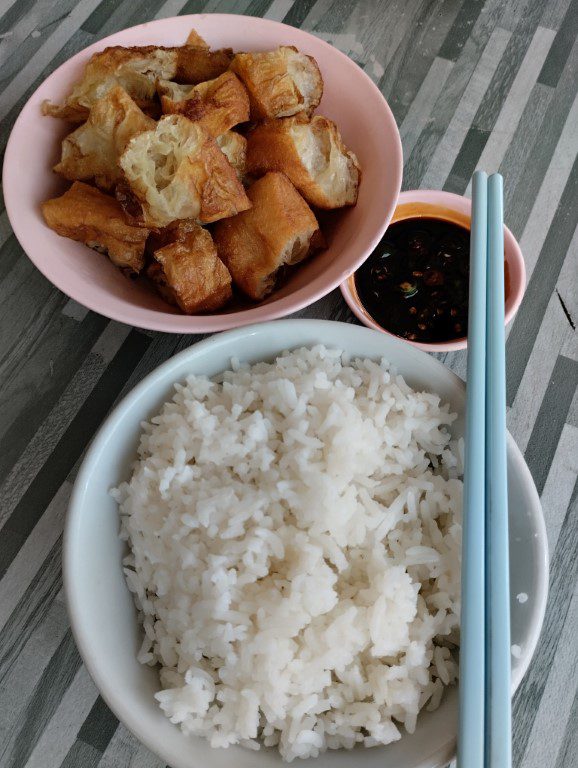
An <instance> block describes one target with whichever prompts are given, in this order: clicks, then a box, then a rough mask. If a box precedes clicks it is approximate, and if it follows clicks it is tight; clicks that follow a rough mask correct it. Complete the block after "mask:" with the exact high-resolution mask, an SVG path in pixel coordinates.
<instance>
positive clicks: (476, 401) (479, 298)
mask: <svg viewBox="0 0 578 768" xmlns="http://www.w3.org/2000/svg"><path fill="white" fill-rule="evenodd" d="M487 183H488V177H487V175H486V174H485V173H484V172H483V171H477V172H476V173H475V174H474V178H473V185H472V223H471V240H470V290H469V299H468V306H469V314H468V381H467V392H466V397H467V406H466V431H465V467H464V503H463V510H464V511H463V533H462V610H461V616H462V618H461V642H460V645H461V651H460V687H459V695H460V714H459V720H460V724H459V738H458V767H459V768H483V766H484V700H485V695H484V689H485V682H486V681H485V670H484V656H485V646H484V642H485V634H484V624H485V621H484V620H485V602H484V595H485V568H484V555H485V546H484V541H485V482H486V480H485V464H486V456H485V450H486V448H485V445H486V441H485V429H486V424H485V418H486V416H485V413H486V394H485V393H486V275H487V233H488V207H487Z"/></svg>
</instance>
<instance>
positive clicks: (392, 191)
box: [3, 14, 403, 333]
mask: <svg viewBox="0 0 578 768" xmlns="http://www.w3.org/2000/svg"><path fill="white" fill-rule="evenodd" d="M191 27H194V28H195V29H196V30H197V31H198V32H199V33H200V34H201V35H202V36H203V37H204V38H205V39H206V40H207V42H209V43H210V45H211V46H212V47H215V48H219V47H232V48H233V49H234V50H245V51H251V50H267V49H271V48H275V47H277V46H278V45H295V46H297V47H298V48H299V49H300V50H302V51H303V52H304V53H307V54H310V55H312V56H314V57H315V58H316V59H317V61H318V63H319V66H320V68H321V73H322V75H323V79H324V81H325V93H324V96H323V100H322V102H321V105H320V107H319V110H318V112H319V113H320V114H323V115H326V116H327V117H330V118H332V119H333V120H335V121H336V122H337V123H338V125H339V127H340V129H341V133H342V135H343V138H344V140H345V142H346V143H347V144H348V145H349V146H350V147H351V149H352V150H353V151H354V152H355V153H356V154H357V156H358V158H359V162H360V164H361V167H362V182H361V186H360V190H359V201H358V203H357V205H356V206H355V207H354V208H350V209H347V210H344V211H341V212H337V214H333V215H332V217H331V218H332V219H333V220H332V221H331V224H330V227H329V230H328V232H327V233H326V234H328V240H329V247H328V248H327V250H325V251H323V252H321V253H319V254H317V255H316V256H315V257H314V258H312V259H311V260H309V261H308V262H306V263H304V264H303V265H302V266H300V267H299V268H297V269H296V270H295V271H292V272H291V273H290V274H291V277H290V279H289V280H288V281H287V282H286V283H285V284H284V285H282V286H281V287H280V288H279V290H277V291H275V293H273V294H272V296H270V297H269V298H268V299H267V300H266V301H265V302H263V303H261V304H259V305H252V304H251V305H250V306H249V305H245V306H239V307H232V308H230V309H229V310H228V311H226V310H225V311H224V312H222V313H219V314H212V315H194V316H187V315H182V314H179V313H177V312H176V310H173V309H172V308H171V307H170V306H169V305H168V304H166V303H165V302H164V301H163V300H162V299H161V298H159V297H158V296H157V295H156V294H155V293H154V291H153V290H152V289H151V288H150V287H149V286H148V285H147V284H146V283H145V282H144V281H143V282H142V284H141V282H140V281H137V283H131V282H130V281H129V280H127V279H126V278H124V277H123V275H121V273H120V272H119V271H118V270H117V269H116V268H115V267H113V265H112V264H111V263H110V262H109V261H108V259H107V258H106V257H104V256H101V255H99V254H97V253H95V252H93V251H91V250H90V249H89V248H87V247H86V246H84V245H82V244H80V243H76V242H74V241H72V240H68V239H66V238H63V237H59V236H58V235H57V234H55V233H54V232H53V231H52V230H50V229H49V228H48V227H47V226H46V224H45V223H44V220H43V218H42V215H41V212H40V203H41V202H42V201H43V200H46V199H48V198H50V197H54V196H56V195H58V194H61V193H62V192H63V191H64V189H65V188H66V186H67V185H66V183H64V182H63V181H62V180H61V179H60V178H59V177H57V176H56V175H55V174H54V173H53V172H52V170H51V168H52V166H53V165H54V163H55V162H57V160H58V159H59V154H60V140H61V139H62V138H63V136H64V135H65V134H66V132H67V126H66V125H65V124H64V123H63V122H62V121H60V120H54V119H51V118H48V117H42V116H41V114H40V105H41V103H42V102H43V101H44V99H50V100H52V101H57V102H58V101H60V100H62V99H63V98H64V97H65V96H66V95H67V93H68V91H69V90H70V88H71V86H72V84H73V83H74V82H75V81H76V80H77V79H78V78H79V77H80V76H81V74H82V69H83V66H84V64H85V63H86V62H87V60H88V59H89V58H90V56H91V55H92V54H93V53H95V52H96V51H99V50H102V49H103V48H105V47H106V46H109V45H125V46H131V45H151V44H157V45H181V44H182V43H183V42H184V39H185V37H186V35H187V33H188V31H189V30H190V29H191ZM402 167H403V162H402V150H401V141H400V138H399V132H398V130H397V126H396V124H395V119H394V117H393V115H392V113H391V110H390V109H389V107H388V105H387V103H386V101H385V99H384V98H383V96H382V95H381V93H380V91H379V90H378V88H377V87H376V86H375V85H374V84H373V83H372V81H371V80H370V79H369V77H368V76H367V75H366V74H365V73H364V72H363V71H362V70H361V69H360V68H359V67H358V66H357V65H356V64H354V63H353V62H352V61H351V60H350V59H349V58H348V57H347V56H345V55H344V54H343V53H341V52H340V51H338V50H337V49H335V48H333V47H332V46H331V45H328V44H327V43H325V42H324V41H322V40H319V39H318V38H316V37H314V36H313V35H310V34H308V33H307V32H303V31H301V30H299V29H294V28H293V27H289V26H286V25H284V24H279V23H277V22H274V21H268V20H265V19H258V18H251V17H247V16H232V15H226V14H201V15H195V16H181V17H179V18H172V19H160V20H158V21H153V22H150V23H148V24H141V25H140V26H138V27H132V28H131V29H126V30H124V31H123V32H119V33H118V34H115V35H111V36H110V37H107V38H106V39H104V40H101V41H100V42H98V43H95V44H94V45H92V46H90V47H89V48H86V49H85V50H84V51H81V52H80V53H78V54H77V55H76V56H73V58H71V59H70V60H69V61H67V62H66V63H65V64H63V65H62V66H61V67H59V68H58V69H57V70H56V71H55V72H54V73H53V74H52V75H50V77H49V78H47V80H45V82H44V83H43V84H42V85H41V86H40V88H38V90H37V91H36V92H35V93H34V94H33V95H32V96H31V97H30V99H29V101H28V103H27V104H26V106H25V107H24V109H23V110H22V112H21V113H20V116H19V117H18V120H17V121H16V123H15V125H14V128H13V130H12V134H11V136H10V140H9V142H8V146H7V148H6V156H5V160H4V177H3V181H4V195H5V199H6V209H7V211H8V216H9V218H10V222H11V224H12V227H13V229H14V232H15V234H16V237H17V238H18V240H19V241H20V244H21V245H22V247H23V248H24V250H25V251H26V253H27V254H28V256H29V257H30V259H31V260H32V261H33V262H34V264H35V265H36V266H37V267H38V269H39V270H40V271H41V272H42V273H43V274H44V275H45V277H47V278H48V280H50V281H51V282H52V283H53V284H54V285H55V286H56V287H57V288H60V290H61V291H63V292H64V293H66V294H67V295H68V296H70V297H71V298H73V299H75V300H76V301H78V302H79V303H80V304H84V306H86V307H88V308H89V309H92V310H94V311H95V312H99V313H100V314H101V315H105V316H106V317H110V318H112V319H113V320H119V321H121V322H123V323H128V324H130V325H134V326H138V327H140V328H150V329H152V330H157V331H168V332H171V333H207V332H211V331H221V330H224V329H227V328H234V327H237V326H241V325H247V324H248V323H254V322H258V321H261V320H271V319H274V318H277V317H282V316H284V315H288V314H290V313H291V312H295V311H296V310H298V309H301V308H302V307H305V306H307V305H308V304H311V303H312V302H314V301H316V300H317V299H319V298H321V297H322V296H324V295H325V294H327V293H329V292H330V291H332V290H333V289H334V288H335V287H337V286H338V285H339V283H341V282H342V281H343V280H344V279H345V278H346V277H347V276H348V275H350V274H351V273H352V272H353V271H354V270H355V269H356V268H357V267H358V266H359V265H360V264H361V263H362V262H363V261H364V260H365V259H366V258H367V256H368V255H369V254H370V253H371V251H372V250H373V249H374V248H375V246H376V245H377V244H378V242H379V240H380V239H381V237H382V235H383V233H384V232H385V229H386V228H387V225H388V224H389V220H390V219H391V216H392V214H393V211H394V209H395V204H396V202H397V197H398V194H399V190H400V187H401V175H402Z"/></svg>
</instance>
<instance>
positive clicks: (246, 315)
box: [2, 13, 403, 334]
mask: <svg viewBox="0 0 578 768" xmlns="http://www.w3.org/2000/svg"><path fill="white" fill-rule="evenodd" d="M209 18H210V23H212V24H215V25H218V24H220V23H225V22H227V23H229V24H230V23H231V22H238V23H239V24H242V25H243V26H244V27H245V28H247V27H253V28H259V29H260V30H263V29H265V28H270V29H275V30H277V31H280V30H285V31H286V33H287V36H288V39H289V41H291V39H293V40H294V41H295V43H296V44H300V45H303V44H304V43H303V42H302V41H307V40H308V39H309V40H313V41H314V42H315V45H316V46H320V47H321V48H322V49H324V50H326V51H330V52H331V53H330V55H332V56H334V57H336V58H338V59H340V60H341V61H342V62H344V63H345V62H346V63H347V66H348V67H350V68H355V72H356V74H357V75H358V76H361V77H362V79H363V80H364V82H365V83H366V85H367V87H368V89H369V90H370V91H371V92H372V93H373V95H374V97H375V105H376V106H377V105H379V106H378V107H377V109H378V112H377V113H374V114H373V115H372V119H376V120H382V121H385V122H387V124H388V125H389V126H390V127H391V129H392V130H391V133H392V141H391V146H390V150H389V151H390V167H389V169H388V173H389V176H390V178H391V188H392V196H391V201H390V203H389V204H388V205H386V206H384V207H383V208H382V210H381V224H380V226H379V227H378V228H377V229H376V231H375V233H374V235H373V236H372V237H369V238H368V245H367V248H366V249H365V251H363V252H357V255H356V256H355V258H351V260H350V265H349V267H348V268H347V269H344V270H342V271H341V273H340V274H339V275H336V276H335V277H333V278H332V279H330V280H328V281H324V280H323V275H324V272H321V273H320V274H319V275H317V276H316V277H315V278H314V279H313V281H312V282H310V283H308V284H306V285H302V286H300V287H299V288H297V289H296V290H295V291H293V292H292V293H290V294H287V295H285V296H282V297H280V298H279V299H273V300H272V301H271V302H269V303H267V304H258V305H256V306H252V307H249V308H247V309H241V310H239V311H233V312H229V313H223V314H215V315H211V314H207V315H185V314H179V313H169V312H161V311H158V310H154V309H151V308H148V307H140V306H133V305H129V304H125V303H124V302H123V301H121V300H120V299H116V297H115V301H114V302H112V304H107V305H106V306H103V305H102V303H101V301H99V300H98V299H97V300H94V299H93V297H92V294H91V293H90V292H87V293H82V295H79V293H80V292H79V291H78V290H77V289H76V287H74V288H73V289H72V290H70V289H69V288H68V287H67V286H66V284H64V283H63V281H61V280H60V276H59V270H58V266H57V265H56V266H51V265H50V262H46V261H43V260H42V259H40V258H38V254H39V251H40V249H39V246H38V244H37V243H36V242H34V239H33V236H32V234H31V233H30V231H29V227H28V226H26V224H25V222H24V221H23V220H21V215H20V210H19V209H20V207H21V200H20V199H17V197H15V196H14V195H13V194H12V192H11V190H12V179H13V178H14V177H16V176H17V175H18V174H19V173H20V167H19V164H18V161H17V153H16V152H15V147H16V146H17V144H18V142H19V140H20V136H19V134H20V127H21V123H22V121H23V120H25V118H26V115H27V114H28V112H29V111H30V110H31V109H33V108H34V107H35V106H36V101H37V98H38V97H37V94H38V91H39V90H40V89H42V88H44V87H45V85H46V84H47V83H51V82H54V81H56V82H58V81H59V79H60V78H61V77H62V70H63V69H64V68H67V67H69V66H70V65H71V64H74V63H81V62H83V61H85V60H86V59H87V58H88V56H89V55H90V54H92V53H95V52H97V51H100V50H103V49H104V48H105V47H106V46H108V45H119V44H120V45H122V44H123V41H122V39H120V40H119V38H122V36H123V35H125V34H126V33H127V32H131V33H133V34H134V33H135V32H137V33H138V32H139V31H140V30H143V31H144V30H145V29H146V30H147V32H149V31H150V29H151V27H158V28H160V29H161V30H162V27H163V26H167V27H169V26H170V25H171V23H174V22H175V21H176V20H178V22H179V24H182V25H183V27H185V28H186V27H187V26H188V25H190V26H193V27H194V26H195V24H196V23H199V21H201V20H202V21H203V22H205V23H206V22H207V21H208V20H209ZM161 34H162V31H161ZM351 71H353V69H352V70H351ZM402 175H403V148H402V143H401V137H400V133H399V128H398V126H397V122H396V120H395V117H394V115H393V112H392V111H391V108H390V106H389V104H388V102H387V100H386V98H385V96H384V95H383V94H382V93H381V91H380V90H379V88H378V87H377V85H376V84H375V83H374V82H373V80H372V79H371V78H370V77H369V75H368V74H367V73H366V72H364V70H363V69H362V68H361V67H359V66H358V65H357V64H356V63H355V62H354V61H352V59H350V58H349V56H347V55H346V54H344V53H343V52H342V51H340V50H339V49H338V48H336V47H335V46H333V45H331V44H330V43H328V42H326V41H325V40H322V39H321V38H319V37H317V36H315V35H314V34H312V33H310V32H307V31H306V30H302V29H298V28H296V27H292V26H290V25H288V24H283V23H282V22H279V21H274V20H272V19H262V18H260V17H253V16H242V15H239V14H227V13H215V14H204V13H201V14H188V15H185V16H172V17H167V18H163V19H155V20H153V21H150V22H145V23H143V24H137V25H135V26H132V27H127V28H126V29H123V30H120V31H119V32H115V33H113V34H111V35H108V36H107V37H105V38H103V39H102V40H98V41H96V42H94V43H92V44H91V45H89V46H87V47H86V48H83V49H82V50H81V51H79V52H78V53H76V54H75V55H74V56H71V57H70V58H69V59H67V60H66V61H65V62H63V63H62V64H61V65H60V66H59V67H58V68H57V69H55V70H54V72H52V73H51V74H50V75H49V76H48V77H47V78H45V79H44V80H43V81H42V83H40V85H39V86H38V88H36V89H35V90H34V92H33V93H32V94H31V95H30V96H29V98H28V99H27V100H26V103H25V104H24V106H23V107H22V109H21V110H20V114H19V115H18V118H17V119H16V121H15V123H14V125H13V127H12V130H11V132H10V136H9V138H8V142H7V144H6V151H5V155H4V163H3V169H2V183H3V188H4V197H5V206H6V212H7V214H8V219H9V221H10V224H11V227H12V230H13V232H14V234H15V235H16V238H17V240H18V242H19V243H20V246H21V247H22V249H23V250H24V252H25V253H26V255H27V256H28V258H29V259H30V260H31V261H32V263H33V264H34V266H35V267H36V268H37V269H38V270H39V271H40V272H41V273H42V274H43V275H44V277H45V278H46V279H47V280H48V281H49V282H50V283H52V285H54V286H55V287H56V288H58V289H59V290H60V291H62V292H63V293H64V294H65V295H66V296H68V297H69V298H71V299H73V300H75V301H77V302H78V303H79V304H81V305H82V306H84V307H86V308H87V309H89V310H92V311H93V312H97V313H98V314H100V315H103V316H104V317H107V318H109V319H110V320H116V321H118V322H122V323H125V324H127V325H131V326H133V327H136V328H142V329H146V330H152V331H163V332H166V333H190V334H193V333H214V332H216V331H222V330H229V329H231V328H237V327H242V326H245V325H251V324H252V323H256V322H260V321H263V320H274V319H277V318H280V317H284V316H286V315H289V314H291V313H293V312H297V311H299V310H301V309H304V308H305V307H308V306H309V305H311V304H313V303H314V302H316V301H318V300H319V299H321V298H323V297H324V296H326V295H327V294H329V293H330V292H331V291H333V290H334V289H335V288H337V287H338V285H340V283H342V282H343V280H345V279H346V278H347V277H348V276H349V275H350V274H352V273H353V272H354V271H355V270H356V269H357V268H358V267H359V266H360V265H361V264H362V263H363V261H364V260H365V258H367V256H366V254H369V253H371V252H372V250H373V249H374V248H375V247H376V245H377V244H378V243H379V241H380V240H381V238H382V237H383V234H384V232H385V230H386V229H387V226H388V224H389V222H390V220H391V217H392V216H393V213H394V211H395V207H396V205H397V200H398V197H399V193H400V190H401V183H402ZM26 210H28V209H26ZM348 249H349V250H350V251H351V253H355V252H356V245H355V240H353V242H352V243H351V244H350V245H349V246H348ZM316 283H317V285H315V288H314V289H313V290H311V286H312V284H316ZM264 308H266V318H265V317H264V316H263V309H264Z"/></svg>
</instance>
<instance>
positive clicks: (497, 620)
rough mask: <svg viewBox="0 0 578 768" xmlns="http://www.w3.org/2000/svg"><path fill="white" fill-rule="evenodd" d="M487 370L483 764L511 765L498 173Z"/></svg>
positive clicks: (493, 189) (492, 183) (492, 767)
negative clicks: (484, 722)
mask: <svg viewBox="0 0 578 768" xmlns="http://www.w3.org/2000/svg"><path fill="white" fill-rule="evenodd" d="M486 345H487V357H486V359H487V368H486V711H485V720H486V728H485V730H486V743H485V768H510V766H511V764H512V755H511V751H512V746H511V745H512V739H511V698H510V584H509V581H510V580H509V547H508V481H507V457H506V360H505V338H504V204H503V180H502V177H501V176H500V174H497V173H496V174H494V175H492V176H490V178H489V181H488V279H487V326H486Z"/></svg>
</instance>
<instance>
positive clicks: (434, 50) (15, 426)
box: [0, 0, 578, 768]
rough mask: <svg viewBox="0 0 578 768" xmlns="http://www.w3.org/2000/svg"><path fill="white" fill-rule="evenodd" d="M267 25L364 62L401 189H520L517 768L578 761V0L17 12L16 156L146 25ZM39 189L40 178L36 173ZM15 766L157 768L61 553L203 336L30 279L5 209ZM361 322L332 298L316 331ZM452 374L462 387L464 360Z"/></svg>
mask: <svg viewBox="0 0 578 768" xmlns="http://www.w3.org/2000/svg"><path fill="white" fill-rule="evenodd" d="M201 11H207V12H209V11H221V12H223V11H224V12H235V13H242V14H247V15H259V16H266V17H268V18H273V19H277V20H282V21H285V22H286V23H288V24H292V25H295V26H300V27H303V28H304V29H307V30H309V31H311V32H313V33H314V34H316V35H319V36H320V37H322V38H324V39H325V40H329V41H330V42H331V43H333V44H334V45H335V46H337V47H338V48H340V49H341V50H342V51H344V52H346V53H347V54H349V55H350V56H351V57H352V58H353V59H354V60H355V61H356V62H357V63H358V64H359V65H360V66H362V67H363V68H364V69H365V71H366V72H367V73H368V75H369V76H370V77H372V78H373V79H374V81H375V82H376V83H377V84H378V85H379V87H380V88H381V90H382V91H383V93H384V94H385V96H386V97H387V99H388V100H389V103H390V105H391V107H392V109H393V111H394V114H395V117H396V119H397V121H398V124H399V126H400V130H401V135H402V139H403V145H404V156H405V169H404V188H405V189H411V188H415V187H423V188H426V187H434V188H443V189H446V190H450V191H452V192H457V193H458V194H463V193H466V194H467V193H468V192H469V190H468V180H469V179H470V177H471V174H472V171H473V170H474V168H475V167H483V168H485V169H486V170H487V171H495V170H498V169H499V170H500V171H501V172H502V173H503V174H504V177H505V204H506V221H507V223H508V225H509V226H510V227H511V229H512V230H513V232H514V234H515V235H516V236H517V237H518V239H519V240H520V242H521V245H522V250H523V252H524V255H525V259H526V264H527V268H528V280H529V282H528V289H527V293H526V296H525V298H524V302H523V304H522V307H521V309H520V311H519V313H518V315H517V317H516V319H515V320H514V322H513V323H512V324H511V326H510V328H509V329H508V341H507V353H508V409H509V413H508V424H509V428H510V430H511V432H512V434H513V435H514V437H515V439H516V441H517V442H518V444H519V445H520V447H521V449H522V450H523V451H524V453H525V456H526V460H527V462H528V464H529V466H530V469H531V471H532V473H533V475H534V478H535V481H536V484H537V487H538V490H539V492H540V494H541V497H542V503H543V507H544V513H545V517H546V524H547V529H548V537H549V542H550V548H551V578H550V590H551V591H550V600H549V604H548V609H547V613H546V620H545V625H544V630H543V633H542V637H541V640H540V643H539V646H538V649H537V652H536V655H535V658H534V661H533V663H532V666H531V668H530V670H529V672H528V674H527V675H526V678H525V680H524V682H523V683H522V685H521V688H520V690H519V691H518V694H517V695H516V698H515V701H514V713H513V714H514V745H513V746H514V766H515V768H571V766H575V765H576V764H577V762H576V761H577V760H578V757H577V756H578V696H577V693H578V690H577V689H578V674H577V672H576V670H577V669H578V643H577V642H576V637H577V635H578V590H577V588H576V587H577V576H578V494H577V487H578V486H577V485H576V477H577V468H578V397H577V395H576V387H577V384H578V343H577V335H576V328H575V325H576V322H577V321H578V297H577V294H578V234H577V230H576V224H577V221H578V164H577V160H576V156H577V152H578V99H577V97H576V94H577V90H578V42H577V41H576V37H577V26H578V2H577V0H549V1H548V2H546V1H545V0H509V1H508V2H506V1H505V0H485V2H483V1H481V0H395V1H386V0H383V2H380V0H209V1H208V2H204V1H203V0H188V1H187V0H166V1H165V2H164V3H162V2H155V1H153V0H141V2H138V3H135V2H132V1H131V0H118V1H117V0H59V2H58V3H57V2H54V1H52V2H51V1H50V0H0V64H1V69H0V73H1V74H0V115H1V120H0V143H1V146H2V149H4V146H5V144H6V140H7V137H8V134H9V132H10V129H11V126H12V124H13V122H14V120H15V118H16V116H17V114H18V112H19V110H20V108H21V107H22V105H23V103H24V102H25V100H26V99H27V97H28V96H29V95H30V93H31V92H32V91H33V90H34V89H35V88H36V86H37V85H38V84H39V83H40V82H41V81H42V80H43V78H44V77H46V75H48V74H49V73H50V72H51V71H52V70H53V69H54V68H55V67H57V66H58V65H59V64H60V63H62V62H63V61H65V60H66V59H67V58H68V57H69V56H71V55H72V54H74V53H76V52H77V51H78V50H80V49H81V48H84V47H85V46H87V45H89V44H90V43H92V42H94V41H96V40H99V39H101V38H102V37H105V36H106V35H108V34H110V33H112V32H116V31H117V30H120V29H122V28H124V27H127V26H131V25H134V24H137V23H140V22H143V21H146V20H149V19H153V18H160V17H165V16H171V15H176V14H188V13H197V12H201ZM23 172H24V173H25V172H28V170H27V169H23ZM0 299H1V303H0V329H1V332H0V381H1V389H0V392H1V394H0V441H1V450H0V483H1V505H0V526H1V530H0V577H1V580H0V630H1V634H0V768H97V767H98V768H129V767H130V768H162V764H161V763H160V762H159V760H158V759H157V758H156V757H154V756H153V755H152V754H151V753H150V752H148V751H147V750H146V749H145V748H144V747H142V746H140V745H139V744H138V742H137V741H136V740H135V739H134V738H133V737H132V736H131V735H130V734H129V733H127V731H126V730H125V729H124V728H123V727H122V726H120V725H119V724H118V722H117V720H116V719H115V717H114V716H113V715H112V714H111V713H110V711H109V710H108V709H107V707H106V705H105V704H104V702H103V701H102V699H101V698H100V697H99V695H98V693H97V691H96V689H95V687H94V685H93V684H92V682H91V680H90V678H89V676H88V674H87V672H86V670H85V668H84V666H83V665H82V662H81V660H80V658H79V655H78V653H77V650H76V648H75V645H74V641H73V639H72V636H71V632H70V628H69V624H68V620H67V616H66V610H65V605H64V601H63V595H62V580H61V570H60V555H61V542H62V539H61V536H62V525H63V517H64V514H65V510H66V505H67V501H68V497H69V494H70V489H71V484H72V483H73V481H74V477H75V473H76V471H77V467H78V464H79V461H80V459H81V458H82V455H83V452H84V450H85V448H86V446H87V443H88V441H89V440H90V438H91V436H92V434H93V433H94V431H95V429H96V428H97V427H98V425H99V424H100V422H101V421H102V419H103V418H104V416H105V415H106V413H107V412H108V411H109V410H110V408H111V407H112V406H113V405H114V403H115V402H116V401H117V400H118V398H119V397H121V396H122V395H123V394H124V393H125V392H127V391H128V390H129V389H130V388H131V387H132V386H133V385H134V384H135V383H136V382H137V381H139V380H140V379H141V378H142V377H143V376H144V375H145V374H146V373H147V372H149V371H150V370H151V369H153V368H154V367H155V366H156V365H158V364H159V363H160V362H162V361H163V360H166V359H167V358H168V357H170V356H171V355H172V354H174V353H175V352H176V351H178V350H180V349H183V348H184V347H187V346H189V345H190V344H193V343H194V342H195V341H197V338H195V337H190V336H188V337H179V336H169V335H163V334H159V333H148V332H143V331H140V330H136V329H132V328H129V327H127V326H124V325H121V324H118V323H114V322H108V321H107V320H106V319H104V318H102V317H99V316H98V315H95V314H92V313H90V312H87V311H86V310H85V309H83V308H82V307H80V306H79V305H77V304H75V303H74V302H72V301H69V300H68V299H67V298H66V296H64V295H62V294H61V293H59V292H58V291H57V290H55V289H54V288H53V287H52V286H51V285H50V284H49V283H48V282H47V281H46V280H45V279H44V278H43V277H42V275H41V274H40V273H39V272H38V271H36V270H35V268H34V267H33V266H32V264H31V263H30V262H29V261H28V259H27V258H26V256H25V255H24V254H23V252H22V250H21V248H20V246H19V245H18V242H17V241H16V239H15V238H14V235H13V234H12V232H11V229H10V225H9V223H8V220H7V217H6V212H5V210H4V206H3V205H2V206H1V208H0ZM299 314H300V316H304V317H322V318H332V319H336V320H342V321H346V322H355V320H354V318H353V317H352V315H351V314H350V313H349V311H348V309H347V307H346V305H345V304H344V302H343V300H342V298H341V294H340V293H339V292H338V291H334V292H333V293H332V294H330V295H329V296H327V297H326V298H325V299H323V300H322V301H319V302H318V303H317V304H315V305H313V306H311V307H309V308H308V309H307V310H305V311H303V312H300V313H299ZM444 362H445V363H446V364H447V365H449V366H450V367H451V368H452V369H453V370H455V371H456V372H457V373H458V374H459V375H461V376H463V375H464V369H465V357H464V354H463V353H460V354H450V355H447V356H445V358H444Z"/></svg>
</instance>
